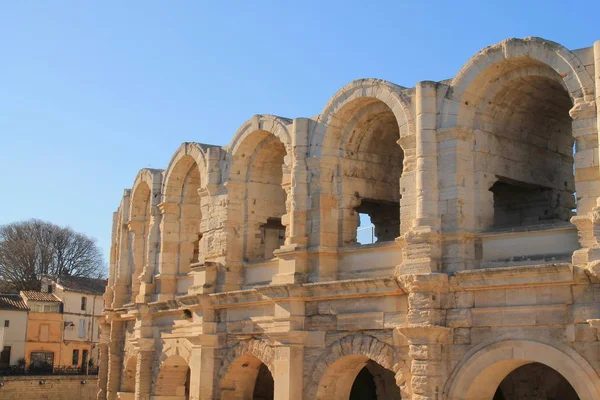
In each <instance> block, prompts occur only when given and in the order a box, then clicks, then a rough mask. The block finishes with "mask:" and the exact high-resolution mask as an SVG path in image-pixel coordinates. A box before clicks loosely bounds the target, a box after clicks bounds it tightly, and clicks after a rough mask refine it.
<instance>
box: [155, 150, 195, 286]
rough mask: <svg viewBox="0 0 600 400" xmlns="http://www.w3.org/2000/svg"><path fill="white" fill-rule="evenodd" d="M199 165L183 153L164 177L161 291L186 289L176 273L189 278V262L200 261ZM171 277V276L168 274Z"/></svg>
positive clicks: (180, 276)
mask: <svg viewBox="0 0 600 400" xmlns="http://www.w3.org/2000/svg"><path fill="white" fill-rule="evenodd" d="M200 179H201V177H200V167H199V166H198V164H197V162H196V160H195V159H194V157H192V156H190V155H187V154H186V155H184V156H183V157H181V158H180V159H179V160H177V162H176V163H175V165H174V166H173V167H172V168H171V169H170V170H169V172H168V174H167V176H166V177H165V188H164V204H162V205H160V207H162V209H161V210H162V212H163V217H162V221H161V253H160V260H161V261H160V279H159V287H158V288H157V290H158V292H159V293H161V294H174V293H178V292H180V293H186V292H187V287H179V288H178V285H177V282H176V281H175V280H174V279H173V278H174V277H179V278H184V279H185V278H187V274H188V273H189V272H190V265H191V264H194V263H197V262H198V257H199V251H198V248H199V240H200V238H201V234H200V221H201V217H202V215H201V202H200V195H199V193H198V190H199V189H200V184H201V182H200ZM167 277H168V278H167Z"/></svg>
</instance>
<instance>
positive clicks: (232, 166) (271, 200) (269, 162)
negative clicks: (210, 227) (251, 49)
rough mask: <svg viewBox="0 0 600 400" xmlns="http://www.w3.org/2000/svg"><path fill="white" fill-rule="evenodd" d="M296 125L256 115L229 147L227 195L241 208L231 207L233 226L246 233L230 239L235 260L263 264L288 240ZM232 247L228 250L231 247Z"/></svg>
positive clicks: (281, 119)
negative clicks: (291, 127)
mask: <svg viewBox="0 0 600 400" xmlns="http://www.w3.org/2000/svg"><path fill="white" fill-rule="evenodd" d="M290 123H291V121H290V120H287V119H284V118H281V117H275V116H270V115H266V116H264V115H256V116H254V117H253V118H251V119H250V120H248V121H247V122H246V123H245V124H243V125H242V127H241V128H240V129H239V130H238V132H237V133H236V135H235V136H234V138H233V140H232V142H231V144H230V145H229V146H228V149H227V159H228V162H227V165H228V168H227V169H228V171H227V173H226V174H225V175H226V185H227V193H228V198H229V201H230V202H239V203H240V204H243V206H242V207H239V209H238V208H236V209H230V211H229V213H228V224H229V225H230V226H232V228H233V230H235V231H241V232H243V235H239V236H238V237H235V238H233V237H232V238H231V240H235V241H237V242H238V243H236V244H235V245H233V246H230V247H231V248H234V249H238V250H237V251H238V253H236V254H229V256H230V260H232V261H234V262H242V261H260V260H265V259H270V258H272V257H273V251H274V250H276V249H278V248H279V247H280V245H281V244H282V243H281V242H280V241H283V240H285V238H287V237H289V232H288V229H286V227H287V225H288V222H289V218H288V217H289V215H288V214H289V213H290V212H291V185H290V174H291V169H292V166H293V156H292V143H291V136H290V133H289V131H288V128H287V125H288V124H290ZM228 247H229V246H228Z"/></svg>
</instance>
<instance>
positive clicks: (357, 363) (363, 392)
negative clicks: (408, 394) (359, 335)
mask: <svg viewBox="0 0 600 400" xmlns="http://www.w3.org/2000/svg"><path fill="white" fill-rule="evenodd" d="M317 399H323V400H325V399H340V400H344V399H349V400H383V399H385V400H400V399H401V395H400V388H399V387H398V386H397V385H396V379H395V374H394V372H393V371H390V370H389V369H386V368H385V367H383V366H381V365H379V364H378V363H376V362H375V361H373V360H371V359H369V358H368V357H367V356H364V355H348V356H345V357H342V358H340V359H338V360H337V361H336V362H334V363H333V364H332V365H331V366H330V367H329V368H328V370H327V372H325V374H324V375H323V378H322V380H321V382H320V384H319V388H318V391H317Z"/></svg>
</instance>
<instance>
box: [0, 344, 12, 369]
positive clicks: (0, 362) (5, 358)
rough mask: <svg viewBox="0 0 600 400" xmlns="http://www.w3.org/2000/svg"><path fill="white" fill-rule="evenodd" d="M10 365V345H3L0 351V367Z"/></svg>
mask: <svg viewBox="0 0 600 400" xmlns="http://www.w3.org/2000/svg"><path fill="white" fill-rule="evenodd" d="M9 365H10V346H4V347H3V348H2V352H0V367H8V366H9Z"/></svg>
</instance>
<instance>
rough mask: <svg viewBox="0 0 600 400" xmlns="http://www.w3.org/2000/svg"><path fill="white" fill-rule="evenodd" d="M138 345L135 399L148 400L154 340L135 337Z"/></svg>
mask: <svg viewBox="0 0 600 400" xmlns="http://www.w3.org/2000/svg"><path fill="white" fill-rule="evenodd" d="M135 344H137V345H138V346H139V347H140V351H139V353H138V356H137V366H136V370H135V395H134V399H135V400H150V396H151V394H152V393H151V392H152V376H153V371H152V365H153V363H154V340H152V339H137V340H136V343H135Z"/></svg>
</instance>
